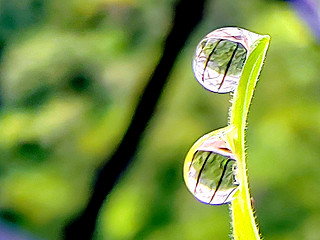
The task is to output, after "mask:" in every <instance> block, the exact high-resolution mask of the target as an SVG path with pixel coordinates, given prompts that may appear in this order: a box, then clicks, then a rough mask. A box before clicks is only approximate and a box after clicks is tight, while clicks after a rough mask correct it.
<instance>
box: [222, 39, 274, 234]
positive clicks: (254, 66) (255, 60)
mask: <svg viewBox="0 0 320 240" xmlns="http://www.w3.org/2000/svg"><path fill="white" fill-rule="evenodd" d="M269 41H270V37H269V36H261V38H259V39H258V40H257V41H256V42H255V44H254V46H253V48H252V49H251V51H250V52H249V56H248V59H247V61H246V63H245V66H244V69H243V72H242V76H241V79H240V82H239V86H238V88H237V90H236V91H235V94H234V97H233V104H232V107H231V111H230V123H229V125H230V126H232V127H233V128H234V130H233V131H232V134H230V135H229V136H228V138H230V139H229V141H230V144H231V148H232V151H233V152H234V154H235V156H236V158H237V161H238V170H237V179H238V181H239V183H240V189H239V191H238V193H237V194H236V196H235V199H234V200H233V201H232V206H231V211H232V228H233V237H234V239H235V240H256V239H260V236H259V231H258V227H257V225H256V223H255V218H254V213H253V208H252V206H251V200H250V192H249V186H248V177H247V167H246V154H245V128H246V122H247V115H248V111H249V107H250V103H251V99H252V96H253V92H254V89H255V86H256V82H257V80H258V77H259V73H260V70H261V68H262V65H263V61H264V58H265V55H266V52H267V49H268V45H269Z"/></svg>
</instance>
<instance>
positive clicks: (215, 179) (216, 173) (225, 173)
mask: <svg viewBox="0 0 320 240" xmlns="http://www.w3.org/2000/svg"><path fill="white" fill-rule="evenodd" d="M227 132H228V129H227V128H225V129H222V130H219V131H217V132H214V133H210V134H207V135H205V136H203V137H202V138H200V139H199V140H198V141H197V142H196V143H195V144H194V146H193V147H192V148H191V150H190V151H189V153H188V155H187V158H186V161H185V166H184V178H185V182H186V185H187V187H188V189H189V191H190V192H191V193H192V194H193V195H194V196H195V197H196V198H197V199H198V200H199V201H201V202H204V203H208V204H214V205H219V204H225V203H229V202H230V201H231V200H232V199H233V195H234V194H235V193H236V191H237V189H238V186H239V183H238V181H237V179H236V168H237V162H236V158H235V156H234V154H233V153H232V152H231V150H230V147H229V146H228V143H227V141H226V133H227Z"/></svg>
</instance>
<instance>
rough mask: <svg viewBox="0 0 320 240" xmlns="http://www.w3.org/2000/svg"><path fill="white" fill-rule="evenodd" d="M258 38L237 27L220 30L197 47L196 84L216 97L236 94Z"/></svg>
mask: <svg viewBox="0 0 320 240" xmlns="http://www.w3.org/2000/svg"><path fill="white" fill-rule="evenodd" d="M258 36H259V35H258V34H255V33H252V32H249V31H247V30H245V29H241V28H236V27H226V28H220V29H217V30H215V31H213V32H211V33H209V34H208V35H207V36H205V37H204V38H203V39H202V40H201V42H200V43H199V44H198V46H197V49H196V52H195V55H194V58H193V72H194V75H195V77H196V79H197V81H198V82H199V83H200V84H201V85H202V86H203V87H204V88H206V89H208V90H209V91H211V92H216V93H229V92H232V91H234V90H235V89H236V88H237V86H238V84H239V81H240V77H241V73H242V70H243V66H244V63H245V61H246V59H247V56H248V53H249V52H250V49H251V48H252V45H253V42H254V41H255V40H256V39H257V38H258Z"/></svg>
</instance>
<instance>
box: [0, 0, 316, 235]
mask: <svg viewBox="0 0 320 240" xmlns="http://www.w3.org/2000/svg"><path fill="white" fill-rule="evenodd" d="M173 4H174V1H173V0H162V1H159V0H158V1H156V0H69V1H65V0H10V1H8V0H7V1H5V0H1V1H0V55H1V56H0V57H1V58H0V77H1V78H0V79H1V81H0V84H1V85H0V91H1V96H0V99H1V102H0V104H1V110H0V219H2V220H3V221H5V222H7V223H10V224H12V225H13V226H18V227H19V228H20V229H23V230H25V231H28V232H30V233H31V234H33V235H34V236H36V237H39V238H42V239H49V240H55V239H57V240H59V239H61V238H62V231H63V228H64V226H65V225H66V224H67V222H68V221H69V220H70V219H71V218H72V217H74V216H76V215H77V214H78V213H79V212H80V211H81V210H82V209H83V208H84V207H85V205H86V202H87V200H88V197H89V194H90V192H91V190H92V189H91V183H92V181H93V180H94V173H95V172H94V171H95V169H96V168H97V167H98V166H100V164H102V161H103V159H105V158H107V157H108V156H110V154H112V152H113V150H114V149H115V148H116V146H117V144H118V143H119V141H120V140H121V137H122V136H123V134H124V131H125V129H126V127H127V125H128V123H129V121H130V118H131V116H132V113H133V111H134V108H135V105H136V103H137V99H138V97H139V95H140V94H141V92H142V91H143V87H144V85H145V83H146V81H147V79H148V77H149V76H150V74H151V73H152V70H153V68H154V67H155V66H156V64H157V61H158V59H159V58H160V56H161V52H162V47H163V45H162V44H163V41H164V40H165V37H166V34H167V32H168V30H169V29H170V25H171V23H172V16H173ZM195 4H196V1H195ZM223 26H238V27H242V28H246V29H249V30H251V31H254V32H258V33H262V34H269V35H271V45H270V49H269V52H268V54H267V60H266V62H265V66H264V68H263V71H262V74H261V77H260V81H259V83H258V86H257V89H256V92H255V97H254V99H253V104H252V107H251V111H250V114H249V127H248V132H247V144H248V150H247V153H248V168H249V180H250V187H251V191H252V195H253V197H254V199H255V207H256V214H257V219H258V223H259V226H260V229H261V233H262V235H263V236H264V238H265V239H268V240H280V239H281V240H287V239H288V240H289V239H290V240H294V239H299V240H301V239H306V240H318V239H320V228H319V226H320V204H319V201H320V200H319V199H320V174H319V173H320V161H319V157H320V148H319V144H320V92H319V89H320V81H319V73H320V69H319V66H320V48H319V43H318V42H317V40H316V39H315V37H313V35H312V32H311V31H310V30H309V28H308V26H307V25H306V24H305V23H304V21H303V20H301V19H300V18H299V16H298V15H297V14H296V13H295V11H294V10H293V9H292V8H291V7H290V5H288V4H287V3H285V2H281V1H266V0H260V1H258V0H247V1H241V0H209V1H207V5H206V8H205V12H204V18H203V20H202V22H201V23H200V25H199V26H198V27H197V28H196V29H194V32H193V33H192V36H191V38H190V39H189V41H188V42H187V44H186V47H185V48H184V49H183V50H182V51H181V54H180V56H179V58H178V61H177V62H176V64H175V66H174V70H173V72H172V74H171V77H170V79H169V82H168V84H167V86H166V88H165V91H164V92H163V94H162V97H161V101H160V104H159V105H158V107H157V109H156V112H155V114H154V117H153V119H152V121H151V122H150V124H149V125H148V128H147V131H146V133H145V135H144V138H143V141H142V144H141V145H140V147H139V151H138V155H137V158H136V160H135V162H134V164H132V165H131V167H130V169H129V170H128V171H127V172H126V174H124V175H123V177H122V179H121V181H120V182H119V183H118V185H117V186H116V188H115V189H114V191H113V192H112V194H111V195H110V196H109V197H108V198H107V199H106V201H105V204H104V207H103V209H102V211H101V214H100V216H99V220H98V226H97V230H96V237H95V238H96V239H97V240H103V239H112V240H113V239H114V240H122V239H124V240H126V239H146V240H147V239H148V240H158V239H159V240H162V239H167V240H174V239H182V240H184V239H186V240H189V239H190V240H191V239H192V240H194V239H218V240H220V239H229V236H230V233H231V230H230V223H229V222H230V218H229V210H228V206H207V205H205V204H202V203H200V202H198V201H197V200H196V199H194V198H193V196H192V195H191V194H190V193H189V192H188V190H187V188H186V187H185V185H184V182H183V178H182V166H183V161H184V157H185V155H186V153H187V151H188V150H189V148H190V147H191V146H192V144H193V142H194V141H196V140H197V139H198V138H199V137H200V136H202V135H203V134H205V133H207V132H209V131H211V130H213V129H216V128H219V127H223V126H225V125H226V124H227V117H228V108H229V106H230V103H229V100H230V95H227V94H225V95H218V94H211V93H209V92H208V91H206V90H205V89H203V88H202V87H201V86H200V85H199V84H198V83H197V81H196V80H195V79H194V77H193V73H192V67H191V60H192V57H193V53H194V50H195V46H196V45H197V43H198V41H200V39H201V38H202V37H203V36H204V35H206V34H207V33H208V32H210V31H212V30H214V29H216V28H218V27H223Z"/></svg>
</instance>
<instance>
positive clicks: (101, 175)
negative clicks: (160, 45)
mask: <svg viewBox="0 0 320 240" xmlns="http://www.w3.org/2000/svg"><path fill="white" fill-rule="evenodd" d="M204 2H205V0H199V1H194V0H181V1H178V3H177V5H176V8H175V17H174V20H173V25H172V28H171V31H170V32H169V34H168V36H167V39H166V42H165V46H164V50H163V54H162V57H161V59H160V61H159V63H158V65H157V67H156V68H155V70H154V72H153V74H152V75H151V77H150V79H149V82H148V83H147V85H146V87H145V90H144V92H143V94H142V96H141V97H140V99H139V102H138V105H137V107H136V110H135V113H134V115H133V117H132V120H131V123H130V125H129V127H128V129H127V131H126V133H125V135H124V137H123V139H122V141H121V143H120V144H119V146H118V148H117V149H116V151H115V152H114V154H113V155H112V157H111V158H110V160H109V161H108V159H106V160H105V164H104V165H103V166H102V168H101V169H99V170H98V172H97V179H96V182H95V185H94V189H93V193H92V196H91V198H90V200H89V202H88V205H87V207H86V208H85V210H84V212H83V213H82V214H81V215H80V216H79V217H78V218H77V219H76V220H75V221H73V222H72V223H71V224H69V225H68V226H67V227H66V229H65V239H66V240H74V239H82V240H86V239H91V238H92V236H93V233H94V230H95V225H96V220H97V216H98V213H99V210H100V208H101V206H102V204H103V202H104V200H105V198H106V196H107V195H108V194H109V193H110V191H111V190H112V188H113V187H114V186H115V184H116V182H117V181H118V179H119V178H120V176H121V174H122V173H123V172H124V171H125V170H126V169H127V167H128V165H129V164H130V163H131V161H132V159H133V158H134V156H135V153H136V150H137V146H138V144H139V142H140V139H141V136H142V134H143V133H144V130H145V128H146V126H147V124H148V122H149V120H150V119H151V117H152V114H153V112H154V109H155V107H156V104H157V102H158V100H159V97H160V95H161V92H162V90H163V87H164V85H165V83H166V81H167V79H168V76H169V74H170V71H171V69H172V67H173V65H174V63H175V61H176V58H177V56H178V54H179V52H180V50H181V48H182V47H183V46H184V44H185V42H186V40H187V38H188V36H189V35H190V33H191V32H192V30H193V29H194V27H195V26H196V25H197V23H198V22H199V21H200V19H201V16H202V11H203V7H204Z"/></svg>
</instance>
